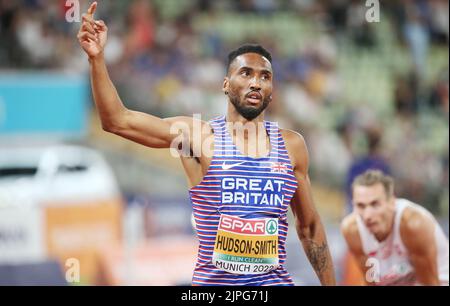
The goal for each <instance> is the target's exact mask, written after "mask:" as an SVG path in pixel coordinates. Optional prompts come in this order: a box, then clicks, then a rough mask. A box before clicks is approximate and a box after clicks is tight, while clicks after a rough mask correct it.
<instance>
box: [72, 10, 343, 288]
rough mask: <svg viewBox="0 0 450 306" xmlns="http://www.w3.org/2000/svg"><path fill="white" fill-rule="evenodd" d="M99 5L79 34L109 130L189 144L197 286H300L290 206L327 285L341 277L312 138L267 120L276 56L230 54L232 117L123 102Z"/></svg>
mask: <svg viewBox="0 0 450 306" xmlns="http://www.w3.org/2000/svg"><path fill="white" fill-rule="evenodd" d="M96 7H97V3H95V2H94V3H93V4H92V5H91V6H90V8H89V10H88V12H87V14H85V15H83V22H82V25H81V28H80V31H79V33H78V39H79V42H80V45H81V46H82V48H83V50H84V51H85V52H86V53H87V55H88V57H89V62H90V73H91V81H92V91H93V96H94V100H95V104H96V107H97V109H98V113H99V115H100V119H101V122H102V126H103V129H104V130H105V131H107V132H110V133H114V134H117V135H119V136H122V137H125V138H127V139H129V140H132V141H135V142H137V143H140V144H143V145H145V146H148V147H151V148H171V149H174V148H175V149H178V150H180V152H187V153H188V154H180V155H181V156H180V159H181V162H182V164H183V167H184V170H185V172H186V175H187V178H188V181H189V183H190V187H191V189H190V190H189V194H190V198H191V202H192V206H193V211H194V218H195V223H196V230H197V234H198V237H199V242H200V245H199V250H198V260H197V263H196V266H195V270H194V275H193V279H192V282H193V285H255V286H258V285H293V281H292V279H291V277H290V275H289V273H288V272H287V271H286V269H285V267H284V264H285V261H286V250H285V240H286V234H287V229H288V224H287V212H288V207H289V206H290V207H291V209H292V211H293V214H294V216H295V221H296V229H297V233H298V236H299V238H300V240H301V241H302V244H303V247H304V250H305V252H306V254H307V256H308V258H309V261H310V262H311V264H312V266H313V268H314V270H315V272H316V274H317V276H318V277H319V279H320V281H321V283H322V284H323V285H334V284H335V277H334V271H333V263H332V260H331V256H330V253H329V250H328V246H327V241H326V236H325V231H324V228H323V226H322V224H321V221H320V218H319V215H318V214H317V212H316V209H315V207H314V205H313V200H312V197H311V189H310V181H309V177H308V152H307V148H306V144H305V141H304V139H303V137H302V136H300V135H299V134H297V133H295V132H292V131H289V130H281V129H279V128H278V127H277V125H276V124H275V123H273V122H268V121H264V110H265V108H266V107H267V105H268V104H269V103H270V102H271V100H272V78H273V72H272V65H271V55H270V54H269V53H268V52H267V51H266V50H265V49H263V48H262V47H261V46H255V45H245V46H242V47H240V48H239V49H237V50H235V51H233V52H231V53H230V55H229V59H228V60H229V62H228V71H227V75H226V77H225V78H224V82H223V91H224V94H225V95H227V96H228V111H227V114H226V116H221V117H217V118H215V119H213V120H211V121H209V122H203V121H201V120H199V119H195V118H190V117H174V118H166V119H161V118H158V117H155V116H152V115H149V114H144V113H140V112H136V111H132V110H129V109H127V108H126V107H125V106H124V105H123V103H122V102H121V100H120V97H119V96H118V94H117V91H116V89H115V87H114V85H113V84H112V82H111V80H110V78H109V76H108V71H107V68H106V65H105V61H104V56H103V50H104V47H105V44H106V38H107V27H106V25H105V23H104V22H103V21H95V20H94V19H93V14H94V12H95V10H96ZM197 125H199V126H200V127H201V132H200V133H199V135H197V134H196V133H195V129H196V126H197ZM174 126H185V127H187V128H186V129H182V130H181V131H180V130H179V129H173V127H174ZM261 127H262V128H261ZM171 128H172V129H171ZM186 144H187V150H186ZM205 144H206V145H205Z"/></svg>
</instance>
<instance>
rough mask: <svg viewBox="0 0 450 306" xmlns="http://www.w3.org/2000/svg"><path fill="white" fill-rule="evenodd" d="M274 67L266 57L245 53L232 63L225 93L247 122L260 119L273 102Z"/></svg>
mask: <svg viewBox="0 0 450 306" xmlns="http://www.w3.org/2000/svg"><path fill="white" fill-rule="evenodd" d="M272 75H273V72H272V65H271V64H270V62H269V60H268V59H266V58H265V57H264V56H262V55H260V54H257V53H245V54H242V55H240V56H238V57H236V58H235V60H234V61H233V62H232V63H231V65H230V69H229V71H228V75H227V76H226V77H225V80H224V82H223V91H224V92H227V93H228V97H229V99H230V102H231V103H232V104H233V105H234V107H235V108H236V110H237V111H238V112H239V114H241V115H242V116H243V117H244V118H246V119H247V120H253V119H254V118H256V117H258V116H259V114H261V113H262V112H263V111H264V109H266V107H267V106H268V105H269V103H270V102H271V101H272V87H273V85H272Z"/></svg>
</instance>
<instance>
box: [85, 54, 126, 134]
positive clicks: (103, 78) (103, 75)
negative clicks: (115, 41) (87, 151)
mask: <svg viewBox="0 0 450 306" xmlns="http://www.w3.org/2000/svg"><path fill="white" fill-rule="evenodd" d="M89 63H90V72H91V86H92V94H93V97H94V101H95V105H96V107H97V111H98V113H99V116H100V119H101V122H102V126H103V128H104V129H105V130H110V129H113V128H114V127H115V125H118V124H119V123H120V119H121V117H123V115H124V114H125V112H126V111H127V109H126V108H125V106H124V105H123V103H122V101H121V100H120V97H119V94H118V93H117V90H116V88H115V86H114V84H113V83H112V81H111V79H110V78H109V74H108V69H107V68H106V64H105V60H104V57H103V54H101V55H99V56H96V57H95V58H90V59H89Z"/></svg>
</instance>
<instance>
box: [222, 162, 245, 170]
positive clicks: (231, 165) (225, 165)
mask: <svg viewBox="0 0 450 306" xmlns="http://www.w3.org/2000/svg"><path fill="white" fill-rule="evenodd" d="M243 163H245V161H243V162H240V163H235V164H229V165H227V163H226V162H223V164H222V169H223V170H230V169H231V168H234V167H236V166H239V165H242V164H243Z"/></svg>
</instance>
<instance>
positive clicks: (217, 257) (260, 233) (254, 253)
mask: <svg viewBox="0 0 450 306" xmlns="http://www.w3.org/2000/svg"><path fill="white" fill-rule="evenodd" d="M212 261H213V264H214V265H215V266H216V267H217V268H219V269H220V270H222V271H226V272H229V273H234V274H264V273H267V272H270V271H272V270H274V269H276V268H278V219H277V218H265V219H242V218H239V217H234V216H227V215H221V217H220V222H219V227H218V229H217V236H216V241H215V244H214V253H213V259H212Z"/></svg>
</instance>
